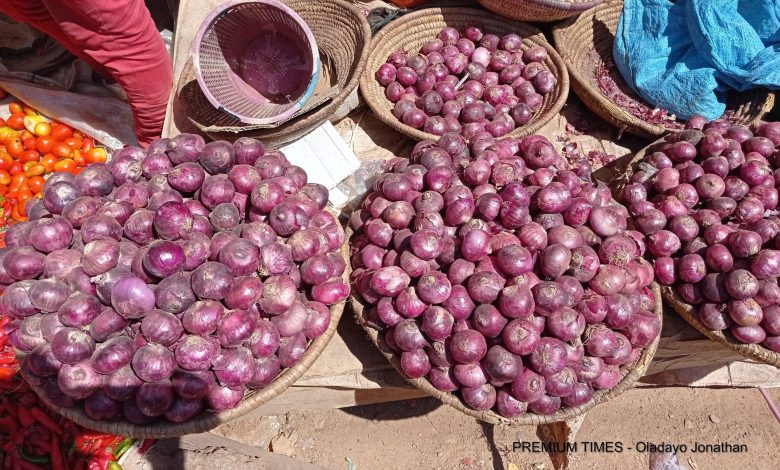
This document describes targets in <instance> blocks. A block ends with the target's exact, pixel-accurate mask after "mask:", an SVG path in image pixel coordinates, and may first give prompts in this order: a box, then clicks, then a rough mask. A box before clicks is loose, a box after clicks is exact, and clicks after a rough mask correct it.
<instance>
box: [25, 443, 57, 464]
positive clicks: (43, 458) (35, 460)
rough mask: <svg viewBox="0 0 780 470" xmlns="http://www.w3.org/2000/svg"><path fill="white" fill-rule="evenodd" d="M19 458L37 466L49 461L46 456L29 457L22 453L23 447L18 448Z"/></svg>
mask: <svg viewBox="0 0 780 470" xmlns="http://www.w3.org/2000/svg"><path fill="white" fill-rule="evenodd" d="M19 457H21V458H22V459H24V460H26V461H28V462H30V463H35V464H39V465H46V464H47V463H49V461H50V460H51V459H50V458H49V456H48V455H29V454H27V453H26V452H25V451H24V447H19Z"/></svg>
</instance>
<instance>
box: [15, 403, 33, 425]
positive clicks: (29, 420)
mask: <svg viewBox="0 0 780 470" xmlns="http://www.w3.org/2000/svg"><path fill="white" fill-rule="evenodd" d="M18 410H19V423H21V425H22V427H25V428H29V427H30V426H32V425H33V424H35V418H33V416H32V414H31V413H30V410H28V409H27V408H25V407H24V406H20V407H19V408H18Z"/></svg>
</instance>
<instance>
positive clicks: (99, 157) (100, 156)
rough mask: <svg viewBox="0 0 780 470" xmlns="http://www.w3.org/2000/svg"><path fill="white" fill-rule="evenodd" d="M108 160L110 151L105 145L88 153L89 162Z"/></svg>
mask: <svg viewBox="0 0 780 470" xmlns="http://www.w3.org/2000/svg"><path fill="white" fill-rule="evenodd" d="M106 160H108V153H106V149H104V148H103V147H95V148H93V149H92V150H90V151H89V152H88V153H87V161H88V162H89V163H105V162H106Z"/></svg>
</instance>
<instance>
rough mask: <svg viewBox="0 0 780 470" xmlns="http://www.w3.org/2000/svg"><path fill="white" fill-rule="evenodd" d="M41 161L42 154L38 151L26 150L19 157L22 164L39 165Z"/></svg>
mask: <svg viewBox="0 0 780 470" xmlns="http://www.w3.org/2000/svg"><path fill="white" fill-rule="evenodd" d="M40 159H41V154H40V153H38V151H37V150H25V151H24V152H22V154H21V155H19V161H20V162H22V163H30V162H34V163H37V162H38V161H39V160H40Z"/></svg>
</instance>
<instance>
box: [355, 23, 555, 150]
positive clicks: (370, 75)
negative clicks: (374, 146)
mask: <svg viewBox="0 0 780 470" xmlns="http://www.w3.org/2000/svg"><path fill="white" fill-rule="evenodd" d="M445 26H451V27H453V28H456V29H458V30H461V29H464V28H466V27H468V26H477V27H479V28H481V29H482V30H483V31H485V32H490V33H493V34H497V35H505V34H510V33H516V34H518V35H520V37H522V38H523V48H524V49H527V48H529V47H533V46H543V47H544V48H545V49H547V54H548V58H547V60H545V61H544V65H545V66H546V67H547V68H548V69H549V70H550V72H552V74H553V75H554V76H555V79H556V80H557V81H558V83H557V84H556V86H555V88H554V89H553V90H552V91H551V92H550V93H548V94H547V95H545V96H544V101H543V103H542V107H541V108H540V109H539V111H537V112H536V114H535V115H534V117H533V119H531V122H529V123H528V124H526V125H525V126H523V127H520V128H517V129H515V130H514V131H512V132H511V133H510V134H508V135H510V136H512V137H517V138H520V137H525V136H527V135H530V134H533V133H534V132H536V131H537V130H539V128H541V127H542V126H544V125H545V124H547V123H548V122H549V121H550V119H552V118H553V117H554V116H555V115H556V114H558V112H559V111H560V110H561V108H562V107H563V105H564V103H565V102H566V97H567V96H568V95H569V74H568V72H567V71H566V66H565V65H564V64H563V60H562V59H561V57H560V56H559V55H558V53H557V52H555V49H553V48H552V46H551V45H550V44H549V43H548V42H547V41H546V40H545V39H544V35H543V34H542V32H541V31H539V30H538V29H536V28H535V27H533V26H531V25H528V24H525V23H519V22H516V21H513V20H509V19H506V18H501V17H498V16H496V15H495V14H493V13H491V12H488V11H485V10H476V9H473V8H426V9H423V10H419V11H416V12H414V13H410V14H408V15H404V16H402V17H401V18H399V19H397V20H395V21H393V22H391V23H390V24H388V25H387V26H385V27H384V28H382V30H381V31H380V32H379V34H377V35H376V37H375V38H374V45H373V47H372V49H371V52H370V54H369V56H368V62H367V65H366V71H365V73H364V74H363V76H362V77H361V78H360V92H361V93H362V94H363V98H365V100H366V102H367V103H368V105H369V106H370V107H371V110H372V111H373V112H374V114H376V115H377V117H378V118H379V119H381V120H382V122H384V123H385V124H387V125H388V126H390V127H391V128H393V129H395V130H396V131H398V132H400V133H402V134H405V135H407V136H409V137H411V138H412V139H415V140H433V141H437V140H439V137H438V136H436V135H433V134H428V133H427V132H423V131H421V130H417V129H415V128H413V127H410V126H407V125H405V124H404V123H402V122H401V121H399V120H398V119H396V117H395V116H393V112H392V111H393V103H392V102H391V101H390V100H388V99H387V97H386V96H385V89H384V87H383V86H382V85H380V84H379V82H377V81H376V79H375V78H374V73H375V72H376V70H377V69H379V66H381V65H382V64H384V63H385V61H387V57H388V56H390V54H392V53H393V52H396V51H399V50H407V51H417V50H419V49H420V47H422V46H423V44H425V43H426V42H427V41H429V40H430V39H432V38H435V37H436V35H437V34H438V33H439V31H441V30H442V28H444V27H445Z"/></svg>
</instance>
